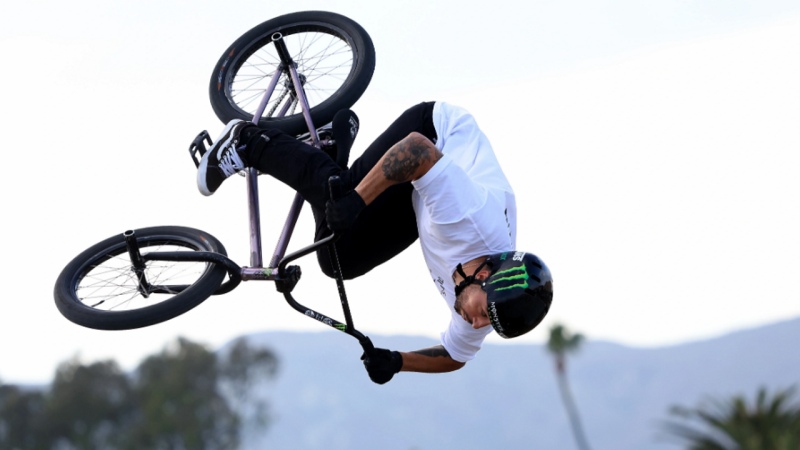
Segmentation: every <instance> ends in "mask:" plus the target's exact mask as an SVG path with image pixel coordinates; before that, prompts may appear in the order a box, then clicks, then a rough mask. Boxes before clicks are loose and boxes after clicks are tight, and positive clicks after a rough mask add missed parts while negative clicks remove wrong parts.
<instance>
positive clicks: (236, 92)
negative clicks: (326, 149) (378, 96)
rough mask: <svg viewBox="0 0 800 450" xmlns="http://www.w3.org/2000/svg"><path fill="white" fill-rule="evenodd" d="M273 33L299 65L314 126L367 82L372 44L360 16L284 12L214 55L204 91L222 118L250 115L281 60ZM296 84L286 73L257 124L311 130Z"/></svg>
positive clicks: (343, 106) (351, 99)
mask: <svg viewBox="0 0 800 450" xmlns="http://www.w3.org/2000/svg"><path fill="white" fill-rule="evenodd" d="M277 35H280V36H282V39H283V41H284V42H285V43H286V47H287V49H288V50H289V53H290V54H291V57H292V59H293V60H294V62H295V63H296V64H297V72H298V74H299V76H300V79H301V83H302V84H303V90H304V92H305V94H306V96H307V98H308V102H309V106H310V107H311V118H312V121H313V122H314V124H316V125H317V126H321V125H325V124H327V123H329V122H330V121H331V120H332V119H333V116H334V115H335V114H336V113H337V112H338V111H339V110H341V109H347V108H349V107H351V106H352V105H353V104H354V103H355V102H356V101H357V100H358V99H359V98H360V97H361V94H363V93H364V91H365V90H366V89H367V86H368V85H369V82H370V80H371V79H372V72H373V71H374V69H375V47H374V46H373V44H372V40H371V39H370V37H369V35H368V34H367V32H366V31H365V30H364V29H363V28H362V27H361V26H360V25H359V24H358V23H356V22H354V21H353V20H351V19H349V18H347V17H345V16H342V15H339V14H335V13H331V12H326V11H303V12H297V13H292V14H286V15H283V16H279V17H276V18H274V19H271V20H268V21H266V22H264V23H262V24H260V25H257V26H256V27H254V28H253V29H251V30H250V31H248V32H247V33H245V34H244V35H242V36H241V37H240V38H239V39H237V40H236V42H234V43H233V44H231V46H230V47H228V49H227V50H226V51H225V53H224V54H223V55H222V57H221V58H220V59H219V62H217V65H216V67H215V68H214V72H213V73H212V75H211V82H210V85H209V91H208V93H209V97H210V100H211V106H212V108H213V109H214V113H215V114H216V115H217V117H218V118H219V119H220V120H221V121H222V122H223V123H227V122H229V121H230V120H232V119H242V120H247V121H252V120H253V116H254V115H255V113H256V111H257V110H258V106H259V104H260V103H261V100H262V97H263V95H264V92H265V91H266V90H267V88H268V85H269V83H270V80H271V79H272V78H273V74H275V72H276V70H278V68H279V66H280V58H279V56H278V52H277V50H276V48H275V44H274V43H273V38H274V37H275V36H277ZM294 89H295V87H294V85H293V83H292V82H291V81H290V79H289V78H288V76H287V74H286V73H283V75H282V76H281V79H280V81H279V83H278V85H277V88H276V90H275V93H274V94H273V95H272V97H271V99H270V102H269V103H268V105H267V109H266V110H265V112H264V114H263V115H262V117H261V118H260V120H259V126H261V127H262V128H277V129H279V130H281V131H283V132H284V133H287V134H291V135H300V134H303V133H305V132H307V131H309V130H308V127H307V125H306V123H305V119H304V118H303V115H302V110H301V108H300V107H299V106H298V104H297V103H298V102H297V96H296V95H295V93H294Z"/></svg>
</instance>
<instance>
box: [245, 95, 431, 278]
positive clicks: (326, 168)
mask: <svg viewBox="0 0 800 450" xmlns="http://www.w3.org/2000/svg"><path fill="white" fill-rule="evenodd" d="M433 105H434V104H433V103H432V102H426V103H420V104H418V105H416V106H413V107H411V108H409V109H408V110H406V111H405V112H404V113H403V114H402V115H400V117H399V118H397V120H395V121H394V122H393V123H392V125H390V126H389V128H387V129H386V131H384V132H383V134H381V135H380V136H379V137H378V138H377V139H376V140H375V141H374V142H373V143H372V144H371V145H370V146H369V147H367V149H366V150H365V151H364V153H363V154H362V155H361V156H360V157H359V158H358V159H356V160H355V161H354V162H353V164H352V166H350V168H349V169H346V170H342V169H341V168H340V167H339V166H338V165H337V164H336V162H335V161H334V160H333V159H332V158H331V157H330V156H328V155H327V154H326V153H325V152H323V151H321V150H319V149H317V148H315V147H313V146H310V145H307V144H304V143H302V142H300V141H298V140H297V139H295V138H294V137H292V136H289V135H286V134H283V133H281V132H280V131H278V130H266V131H265V134H266V135H267V136H269V138H270V141H269V142H268V143H267V144H266V145H264V146H262V147H261V148H254V149H248V150H249V154H248V159H249V161H250V163H251V164H252V165H253V166H254V167H255V168H257V169H258V170H259V171H261V172H263V173H267V174H269V175H272V176H273V177H275V178H277V179H278V180H280V181H282V182H283V183H285V184H287V185H288V186H289V187H291V188H292V189H294V190H295V191H297V192H298V193H299V194H300V195H301V196H302V197H303V199H304V200H306V201H307V202H308V203H309V204H310V205H311V208H312V211H313V213H314V220H315V222H316V233H315V240H320V239H322V238H324V237H326V236H329V235H330V233H331V232H330V230H329V229H328V225H327V223H326V221H325V203H326V202H327V200H328V198H329V194H328V178H330V177H331V176H333V175H339V176H340V177H341V179H342V181H343V182H344V187H345V191H347V190H351V189H354V188H355V187H356V186H357V185H358V183H359V182H360V181H361V180H362V179H364V177H365V176H366V175H367V173H368V172H369V171H370V170H371V169H372V168H373V167H374V166H375V165H376V164H377V163H378V161H379V160H380V159H381V157H382V156H383V154H384V153H386V152H387V151H388V150H389V149H390V148H391V147H392V146H393V145H394V144H396V143H397V142H399V141H400V140H402V139H403V138H405V137H406V136H408V135H409V134H410V133H411V132H414V131H416V132H418V133H420V134H422V135H423V136H425V137H427V138H428V139H430V140H432V141H434V142H435V140H436V129H435V128H434V126H433V117H432V116H433ZM412 190H413V187H412V186H411V183H410V182H406V183H401V184H397V185H394V186H392V187H390V188H389V189H387V190H386V191H384V192H383V193H382V194H381V195H379V196H378V198H376V199H375V201H373V202H372V203H371V204H369V205H368V206H367V207H366V208H365V209H364V210H363V211H362V212H361V214H360V215H359V216H358V220H356V222H355V224H354V225H353V227H352V228H351V229H350V230H348V231H346V232H345V233H343V234H342V236H341V238H340V239H339V240H338V241H337V243H336V248H337V251H338V254H339V263H340V265H341V268H342V274H343V276H344V278H346V279H350V278H355V277H358V276H361V275H363V274H365V273H367V272H369V271H370V270H372V269H373V268H375V267H377V266H378V265H380V264H382V263H384V262H386V261H388V260H389V259H391V258H392V257H394V256H396V255H397V254H399V253H400V252H402V251H403V250H405V249H406V248H407V247H408V246H409V245H411V244H412V243H413V242H414V241H416V240H417V238H418V237H419V233H418V231H417V222H416V218H415V216H414V209H413V207H412V205H411V192H412ZM317 259H318V261H319V264H320V267H321V268H322V271H323V272H324V273H325V274H326V275H328V276H333V267H332V266H331V260H330V255H329V252H328V249H327V248H325V249H322V250H320V251H318V252H317Z"/></svg>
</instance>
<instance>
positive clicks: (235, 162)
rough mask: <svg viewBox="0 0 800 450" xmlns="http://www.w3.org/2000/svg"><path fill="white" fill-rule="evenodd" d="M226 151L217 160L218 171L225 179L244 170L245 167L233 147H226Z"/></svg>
mask: <svg viewBox="0 0 800 450" xmlns="http://www.w3.org/2000/svg"><path fill="white" fill-rule="evenodd" d="M226 150H228V151H225V152H223V154H222V157H221V158H220V159H219V169H220V170H221V171H222V173H223V174H224V175H225V177H226V178H227V177H229V176H231V175H233V174H235V173H236V172H238V171H240V170H242V169H244V168H245V165H244V162H243V161H242V158H240V157H239V153H238V152H237V151H236V150H235V148H234V146H233V145H231V146H230V147H228V148H227V149H226Z"/></svg>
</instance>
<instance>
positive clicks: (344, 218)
mask: <svg viewBox="0 0 800 450" xmlns="http://www.w3.org/2000/svg"><path fill="white" fill-rule="evenodd" d="M366 206H367V204H366V203H364V199H362V198H361V196H360V195H358V192H356V191H350V192H348V193H347V194H345V195H344V196H342V197H341V198H338V199H336V200H334V201H328V203H326V204H325V220H327V221H328V228H330V229H331V231H334V232H337V231H344V230H347V229H348V228H350V227H352V226H353V224H354V223H355V221H356V218H357V217H358V215H359V213H361V210H363V209H364V208H366Z"/></svg>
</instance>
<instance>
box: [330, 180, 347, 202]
mask: <svg viewBox="0 0 800 450" xmlns="http://www.w3.org/2000/svg"><path fill="white" fill-rule="evenodd" d="M328 187H329V188H330V196H331V201H334V200H336V199H338V198H342V195H343V194H344V192H342V191H343V190H344V183H342V179H341V178H340V177H339V175H333V176H332V177H330V178H328Z"/></svg>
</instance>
